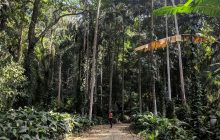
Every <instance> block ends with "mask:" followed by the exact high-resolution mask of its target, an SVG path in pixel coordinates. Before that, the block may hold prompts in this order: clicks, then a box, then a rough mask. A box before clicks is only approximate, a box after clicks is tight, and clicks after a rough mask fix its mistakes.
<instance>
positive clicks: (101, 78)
mask: <svg viewBox="0 0 220 140" xmlns="http://www.w3.org/2000/svg"><path fill="white" fill-rule="evenodd" d="M100 73H101V76H100V81H101V85H100V96H101V97H100V99H101V112H102V113H103V89H102V86H103V69H102V64H101V66H100ZM102 115H103V114H102Z"/></svg>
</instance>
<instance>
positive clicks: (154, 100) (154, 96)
mask: <svg viewBox="0 0 220 140" xmlns="http://www.w3.org/2000/svg"><path fill="white" fill-rule="evenodd" d="M151 8H152V14H151V28H152V33H151V34H152V40H154V17H153V9H154V0H152V1H151ZM154 59H155V58H154V52H153V49H152V50H151V61H152V63H153V67H155V66H156V65H155V60H154ZM152 77H153V78H152V92H153V96H152V97H153V113H154V115H157V99H156V91H155V88H156V87H155V71H154V69H153V72H152Z"/></svg>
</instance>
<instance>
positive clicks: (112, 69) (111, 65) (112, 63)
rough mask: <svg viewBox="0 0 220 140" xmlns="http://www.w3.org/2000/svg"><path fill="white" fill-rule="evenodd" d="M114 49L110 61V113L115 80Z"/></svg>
mask: <svg viewBox="0 0 220 140" xmlns="http://www.w3.org/2000/svg"><path fill="white" fill-rule="evenodd" d="M113 49H114V48H112V52H111V61H110V78H109V88H110V89H109V111H111V110H112V79H113V71H114V50H113Z"/></svg>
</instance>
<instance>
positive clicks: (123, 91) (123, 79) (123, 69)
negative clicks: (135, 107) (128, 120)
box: [122, 36, 125, 116]
mask: <svg viewBox="0 0 220 140" xmlns="http://www.w3.org/2000/svg"><path fill="white" fill-rule="evenodd" d="M124 43H125V37H124V36H123V52H122V116H124V104H125V103H124V102H125V62H124V61H125V60H124V59H125V58H124V57H125V45H124Z"/></svg>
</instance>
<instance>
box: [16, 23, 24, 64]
mask: <svg viewBox="0 0 220 140" xmlns="http://www.w3.org/2000/svg"><path fill="white" fill-rule="evenodd" d="M22 44H23V24H22V23H21V26H20V33H19V42H18V45H19V46H18V56H17V61H18V62H20V60H21V57H22Z"/></svg>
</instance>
